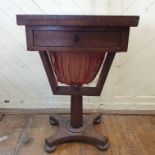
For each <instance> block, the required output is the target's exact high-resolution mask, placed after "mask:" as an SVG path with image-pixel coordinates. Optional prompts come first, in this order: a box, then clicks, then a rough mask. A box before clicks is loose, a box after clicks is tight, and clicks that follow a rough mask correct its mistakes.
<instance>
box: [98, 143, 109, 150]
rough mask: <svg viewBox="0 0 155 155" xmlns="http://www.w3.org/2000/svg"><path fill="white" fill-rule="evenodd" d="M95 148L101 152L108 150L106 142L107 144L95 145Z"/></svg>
mask: <svg viewBox="0 0 155 155" xmlns="http://www.w3.org/2000/svg"><path fill="white" fill-rule="evenodd" d="M97 148H98V149H99V150H101V151H105V150H107V149H108V148H109V142H108V141H107V143H105V144H104V143H101V144H98V145H97Z"/></svg>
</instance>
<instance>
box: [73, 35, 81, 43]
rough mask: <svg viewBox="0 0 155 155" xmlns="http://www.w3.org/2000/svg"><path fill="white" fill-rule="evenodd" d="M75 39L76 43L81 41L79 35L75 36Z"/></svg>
mask: <svg viewBox="0 0 155 155" xmlns="http://www.w3.org/2000/svg"><path fill="white" fill-rule="evenodd" d="M73 39H74V41H75V42H78V41H79V40H80V37H79V36H78V35H77V34H75V35H74V38H73Z"/></svg>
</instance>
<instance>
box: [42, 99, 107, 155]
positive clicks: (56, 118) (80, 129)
mask: <svg viewBox="0 0 155 155" xmlns="http://www.w3.org/2000/svg"><path fill="white" fill-rule="evenodd" d="M99 123H101V115H100V114H93V115H88V116H85V117H84V119H83V117H82V96H72V97H71V118H69V117H67V116H60V115H51V116H50V124H51V125H57V126H58V130H57V132H56V133H55V134H54V135H53V136H50V137H48V138H46V139H45V151H46V152H48V153H50V152H53V151H55V149H56V147H57V146H58V145H59V144H61V143H65V142H70V141H81V142H87V143H91V144H93V145H95V146H96V147H97V148H99V149H100V150H107V149H108V147H109V141H108V138H107V137H105V136H101V135H99V134H98V133H97V132H96V130H95V129H94V127H93V125H94V124H99Z"/></svg>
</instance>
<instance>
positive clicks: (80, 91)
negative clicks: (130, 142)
mask: <svg viewBox="0 0 155 155" xmlns="http://www.w3.org/2000/svg"><path fill="white" fill-rule="evenodd" d="M138 21H139V17H138V16H74V15H65V16H62V15H17V24H18V25H25V27H26V40H27V50H29V51H39V54H40V57H41V60H42V63H43V65H44V68H45V71H46V74H47V77H48V80H49V84H50V86H51V89H52V92H53V94H55V95H70V96H71V117H70V118H69V117H62V116H60V115H51V116H50V119H49V120H50V124H51V125H56V126H58V130H57V132H56V134H55V135H53V136H51V137H48V138H46V139H45V150H46V152H53V151H54V150H55V149H56V147H57V146H58V145H59V144H61V143H64V142H68V141H85V142H89V143H91V144H93V145H95V146H97V147H98V148H99V149H100V150H106V149H108V146H109V141H108V138H107V137H105V136H102V135H100V134H98V133H97V132H96V131H95V129H94V127H93V125H94V124H99V123H100V122H101V114H94V115H89V116H87V117H86V116H85V117H83V108H82V96H100V94H101V91H102V88H103V86H104V84H105V81H106V78H107V75H108V72H109V70H110V67H111V65H112V62H113V59H114V57H115V54H116V52H126V51H127V47H128V39H129V30H130V27H136V26H137V25H138ZM101 65H102V68H101V72H100V75H99V79H98V82H97V84H96V86H95V87H88V86H87V87H85V86H83V84H87V83H90V82H91V81H92V80H93V79H94V78H95V76H96V74H97V73H98V71H99V69H100V67H101ZM58 81H59V82H62V83H65V84H66V86H59V85H58Z"/></svg>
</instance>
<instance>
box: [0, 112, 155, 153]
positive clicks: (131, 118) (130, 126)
mask: <svg viewBox="0 0 155 155" xmlns="http://www.w3.org/2000/svg"><path fill="white" fill-rule="evenodd" d="M48 117H49V116H48V115H21V114H20V115H5V117H4V118H3V120H2V121H1V122H0V137H3V136H5V135H7V136H8V138H7V139H6V140H4V141H1V142H0V154H1V155H34V154H36V155H47V153H45V151H44V148H43V144H44V138H45V137H46V136H49V135H51V134H54V133H55V132H56V129H57V127H51V126H50V125H49V124H48ZM96 129H97V131H98V132H99V133H101V134H102V133H103V134H104V135H106V136H108V137H109V140H110V148H109V149H108V150H107V151H105V152H102V151H99V150H98V149H97V148H96V147H94V146H92V145H89V144H85V143H66V144H62V145H60V146H59V147H58V148H57V150H56V151H55V152H54V153H53V155H72V154H74V155H88V154H89V155H153V154H155V147H154V146H155V130H154V129H155V116H142V115H141V116H136V115H104V116H103V117H102V123H101V124H100V125H97V126H96Z"/></svg>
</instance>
